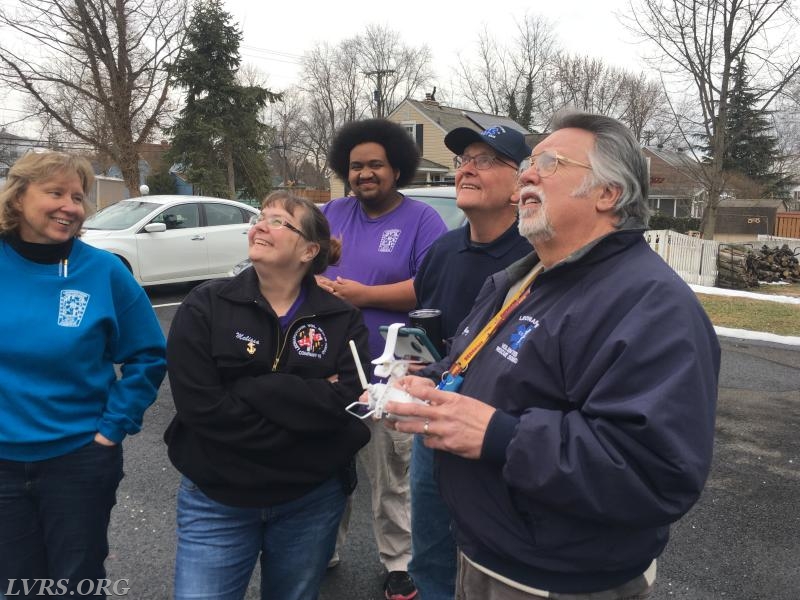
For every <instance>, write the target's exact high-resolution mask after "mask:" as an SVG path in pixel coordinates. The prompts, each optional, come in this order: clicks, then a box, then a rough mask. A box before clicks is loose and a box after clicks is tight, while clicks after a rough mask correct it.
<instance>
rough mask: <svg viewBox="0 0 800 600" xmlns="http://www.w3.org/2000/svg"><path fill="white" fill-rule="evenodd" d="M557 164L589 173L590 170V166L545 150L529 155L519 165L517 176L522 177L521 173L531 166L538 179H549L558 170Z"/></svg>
mask: <svg viewBox="0 0 800 600" xmlns="http://www.w3.org/2000/svg"><path fill="white" fill-rule="evenodd" d="M559 163H563V164H565V165H575V166H576V167H583V168H584V169H589V170H590V171H591V170H592V166H591V165H587V164H586V163H582V162H580V161H577V160H572V159H571V158H567V157H566V156H562V155H561V154H559V153H558V152H551V151H550V150H545V151H544V152H538V153H535V154H531V155H530V156H529V157H528V158H526V159H525V160H523V161H522V162H521V163H519V174H520V175H522V173H523V172H525V171H527V170H528V169H530V168H531V166H533V169H534V171H536V173H537V174H538V175H539V177H542V178H544V177H550V176H551V175H552V174H553V173H555V172H556V170H557V169H558V165H559Z"/></svg>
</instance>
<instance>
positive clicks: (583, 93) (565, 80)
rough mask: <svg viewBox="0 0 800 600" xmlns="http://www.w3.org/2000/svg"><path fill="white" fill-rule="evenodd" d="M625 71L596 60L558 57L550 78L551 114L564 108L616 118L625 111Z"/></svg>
mask: <svg viewBox="0 0 800 600" xmlns="http://www.w3.org/2000/svg"><path fill="white" fill-rule="evenodd" d="M624 76H625V74H624V72H623V71H621V70H619V69H615V68H613V67H610V66H608V65H606V64H605V63H604V62H603V61H602V60H601V59H599V58H592V57H589V56H570V55H567V54H560V55H559V56H558V57H557V58H556V59H555V61H554V69H553V73H552V75H551V84H550V86H549V88H548V89H549V90H550V92H551V96H550V97H551V99H550V107H551V115H552V114H554V113H555V112H558V111H560V110H562V109H564V108H572V109H576V110H581V111H586V112H592V113H599V114H603V115H608V116H613V117H618V116H619V115H620V113H621V112H623V110H624V96H623V85H622V82H623V79H624Z"/></svg>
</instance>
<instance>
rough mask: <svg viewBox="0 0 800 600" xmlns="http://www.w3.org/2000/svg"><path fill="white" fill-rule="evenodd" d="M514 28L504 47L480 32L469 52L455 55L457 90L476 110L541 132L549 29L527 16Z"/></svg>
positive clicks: (552, 46)
mask: <svg viewBox="0 0 800 600" xmlns="http://www.w3.org/2000/svg"><path fill="white" fill-rule="evenodd" d="M515 25H516V28H517V34H516V35H515V36H514V37H513V38H512V39H510V40H504V41H505V42H506V43H502V42H498V40H497V39H496V38H495V37H493V35H492V34H491V33H490V32H489V30H488V28H487V27H484V29H483V31H482V32H481V33H480V34H479V36H478V41H477V44H476V45H475V48H474V51H473V52H472V53H470V54H461V55H459V59H458V65H457V67H456V69H455V71H456V73H455V75H456V81H457V86H458V87H459V88H460V93H461V96H462V97H463V98H464V99H465V100H466V101H467V103H468V104H469V105H471V106H472V107H473V108H475V109H476V110H479V111H482V112H485V113H489V114H496V115H504V116H509V117H511V118H512V119H514V120H516V121H518V122H519V123H520V124H521V125H523V126H525V127H526V128H528V129H531V128H533V127H536V126H540V127H544V126H545V125H546V123H547V121H548V120H549V117H548V116H546V115H547V114H548V112H549V111H548V110H547V109H546V108H543V104H544V103H545V102H546V97H547V94H546V91H547V82H546V80H547V73H548V67H549V65H550V64H551V60H552V57H553V56H554V55H555V53H556V50H557V47H556V42H555V35H554V32H553V27H552V25H551V23H550V22H549V21H547V20H546V19H544V18H541V17H534V16H532V15H529V14H527V15H525V17H524V18H523V19H522V20H521V21H517V22H516V23H515ZM543 115H545V116H543Z"/></svg>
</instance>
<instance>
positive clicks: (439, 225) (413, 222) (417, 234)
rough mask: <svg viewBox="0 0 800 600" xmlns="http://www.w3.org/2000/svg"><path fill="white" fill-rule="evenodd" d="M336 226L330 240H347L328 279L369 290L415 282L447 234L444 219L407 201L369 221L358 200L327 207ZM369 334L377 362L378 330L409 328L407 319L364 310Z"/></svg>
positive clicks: (325, 210)
mask: <svg viewBox="0 0 800 600" xmlns="http://www.w3.org/2000/svg"><path fill="white" fill-rule="evenodd" d="M322 212H323V213H325V216H326V217H327V218H328V222H329V223H330V225H331V235H332V236H334V237H338V238H340V239H341V240H342V258H341V260H340V261H339V264H338V265H336V266H331V267H328V270H327V271H325V273H324V275H325V276H326V277H329V278H330V279H335V278H336V277H337V276H341V277H344V278H345V279H352V280H354V281H358V282H359V283H363V284H366V285H383V284H387V283H397V282H398V281H405V280H406V279H410V278H413V277H414V275H416V274H417V270H418V269H419V266H420V265H421V264H422V259H423V258H425V253H426V252H427V251H428V248H430V247H431V244H433V242H435V241H436V240H437V239H438V238H439V236H441V235H442V234H443V233H445V232H446V231H447V226H446V225H445V224H444V221H442V218H441V217H440V216H439V213H437V212H436V210H434V209H433V208H431V207H430V206H428V205H427V204H425V203H424V202H419V201H418V200H413V199H411V198H409V197H407V196H404V197H403V200H402V202H400V204H399V205H398V206H397V207H396V208H395V209H394V210H392V211H391V212H389V213H386V214H385V215H381V216H380V217H378V218H377V219H371V218H369V217H368V216H367V215H366V213H365V212H364V211H363V210H362V208H361V204H360V203H359V201H358V199H357V198H355V197H352V196H350V197H346V198H337V199H336V200H331V201H330V202H328V203H327V204H325V205H324V206H323V207H322ZM362 313H363V315H364V322H365V323H366V325H367V328H368V329H369V351H370V354H371V355H372V356H370V360H371V359H373V358H377V357H378V356H380V355H381V354H382V353H383V346H384V340H383V338H382V337H381V335H380V333H379V331H378V327H379V326H381V325H391V324H392V323H401V322H402V323H408V313H406V312H402V311H390V310H382V309H378V308H364V309H362Z"/></svg>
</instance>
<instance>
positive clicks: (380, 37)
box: [273, 25, 432, 178]
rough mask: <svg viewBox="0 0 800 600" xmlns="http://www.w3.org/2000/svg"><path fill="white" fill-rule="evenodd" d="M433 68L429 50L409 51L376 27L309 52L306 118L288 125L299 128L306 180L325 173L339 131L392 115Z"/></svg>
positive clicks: (296, 141) (295, 136) (305, 68)
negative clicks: (367, 119)
mask: <svg viewBox="0 0 800 600" xmlns="http://www.w3.org/2000/svg"><path fill="white" fill-rule="evenodd" d="M430 64H431V55H430V50H429V49H428V48H427V46H422V47H420V48H413V47H409V46H407V45H405V44H404V43H403V42H402V40H401V39H400V36H399V34H398V33H397V32H395V31H392V30H390V29H388V28H385V27H380V26H377V25H369V26H368V27H367V28H366V30H365V33H364V34H362V35H360V36H355V37H352V38H348V39H345V40H343V41H342V42H340V43H339V44H337V45H336V46H331V45H329V44H326V43H321V44H318V45H317V46H315V47H314V48H313V49H312V50H311V51H310V52H308V53H306V54H305V55H304V57H303V75H302V83H301V84H300V86H299V90H300V92H302V105H303V107H304V108H303V116H302V118H301V119H295V118H292V119H291V120H290V121H291V122H289V121H285V123H286V125H287V126H290V127H292V128H295V127H299V128H300V129H301V131H299V132H295V133H293V134H292V139H293V140H294V141H293V142H292V143H293V144H294V146H293V147H294V148H295V150H297V151H299V152H302V153H303V156H304V158H303V161H304V162H303V161H301V162H298V163H297V167H298V168H300V167H301V165H302V171H303V172H304V173H306V175H305V177H310V176H311V175H312V174H315V175H319V177H320V178H322V177H323V176H324V175H326V174H327V158H326V157H327V154H328V149H329V144H330V141H331V139H333V136H334V132H335V131H336V130H337V129H339V127H341V126H342V125H343V124H345V123H348V122H350V121H354V120H357V119H361V118H363V117H364V116H366V115H371V116H377V115H380V116H386V115H387V114H389V113H390V112H391V111H392V110H393V109H394V108H395V107H396V106H397V105H398V104H399V103H400V102H402V101H403V100H405V99H406V98H409V97H411V96H412V95H413V94H414V93H415V92H417V90H419V89H420V88H421V87H422V86H424V85H426V84H428V83H429V82H430V80H431V77H432V75H431V70H430ZM298 101H299V100H298ZM284 109H286V110H288V107H287V106H285V107H284ZM284 117H288V114H284V115H283V116H282V117H281V116H278V121H277V122H276V121H273V124H274V125H275V126H276V127H277V128H280V125H279V122H280V121H281V119H283V118H284ZM286 158H289V157H288V156H287V157H286ZM313 172H316V173H313Z"/></svg>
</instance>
